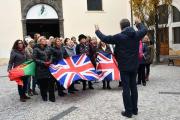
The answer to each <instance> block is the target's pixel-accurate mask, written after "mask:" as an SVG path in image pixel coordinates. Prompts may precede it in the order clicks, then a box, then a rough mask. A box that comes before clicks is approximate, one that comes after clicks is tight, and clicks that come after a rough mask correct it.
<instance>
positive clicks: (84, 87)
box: [82, 80, 86, 90]
mask: <svg viewBox="0 0 180 120" xmlns="http://www.w3.org/2000/svg"><path fill="white" fill-rule="evenodd" d="M82 83H83V90H86V81H85V80H82Z"/></svg>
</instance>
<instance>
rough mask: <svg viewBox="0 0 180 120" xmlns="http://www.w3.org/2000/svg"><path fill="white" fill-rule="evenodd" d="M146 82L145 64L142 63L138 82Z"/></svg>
mask: <svg viewBox="0 0 180 120" xmlns="http://www.w3.org/2000/svg"><path fill="white" fill-rule="evenodd" d="M141 82H142V83H146V80H145V64H140V65H139V68H138V84H141Z"/></svg>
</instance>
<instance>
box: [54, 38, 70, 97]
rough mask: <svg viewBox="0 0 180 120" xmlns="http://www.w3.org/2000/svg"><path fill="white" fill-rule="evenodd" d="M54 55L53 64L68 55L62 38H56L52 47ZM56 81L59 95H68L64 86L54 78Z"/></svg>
mask: <svg viewBox="0 0 180 120" xmlns="http://www.w3.org/2000/svg"><path fill="white" fill-rule="evenodd" d="M51 51H52V56H53V64H57V63H58V62H59V60H61V59H63V58H65V57H68V55H67V52H66V51H65V49H64V48H63V46H62V40H61V39H60V38H55V41H54V46H53V47H52V48H51ZM53 79H54V80H55V81H56V85H57V89H58V95H59V96H61V97H63V96H65V95H66V93H64V92H63V90H64V87H63V86H62V85H60V83H59V82H58V81H57V80H56V79H55V78H53Z"/></svg>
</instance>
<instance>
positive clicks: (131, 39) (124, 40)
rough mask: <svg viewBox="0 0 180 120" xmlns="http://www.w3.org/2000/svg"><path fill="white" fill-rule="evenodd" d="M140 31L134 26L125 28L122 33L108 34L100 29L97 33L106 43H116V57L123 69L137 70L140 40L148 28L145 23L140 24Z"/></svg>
mask: <svg viewBox="0 0 180 120" xmlns="http://www.w3.org/2000/svg"><path fill="white" fill-rule="evenodd" d="M138 29H139V30H138V31H135V30H134V29H133V28H132V27H127V28H125V29H124V30H123V31H122V32H121V33H119V34H116V35H113V36H106V35H104V34H102V33H101V32H100V31H99V30H97V31H96V35H97V36H98V37H99V39H100V40H102V41H103V42H105V43H108V44H115V51H114V54H115V57H116V59H117V62H118V66H119V68H120V70H121V71H137V69H138V65H139V63H138V53H139V40H141V39H142V38H143V37H144V36H145V35H146V33H147V29H146V28H145V26H144V25H143V24H138Z"/></svg>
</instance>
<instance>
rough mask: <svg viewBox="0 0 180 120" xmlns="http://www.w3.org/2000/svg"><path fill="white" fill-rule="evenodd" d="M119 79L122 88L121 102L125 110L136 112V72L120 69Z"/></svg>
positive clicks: (129, 112)
mask: <svg viewBox="0 0 180 120" xmlns="http://www.w3.org/2000/svg"><path fill="white" fill-rule="evenodd" d="M120 73H121V81H122V88H123V93H122V96H123V102H124V108H125V112H127V113H128V114H132V113H133V112H138V108H137V102H138V91H137V84H136V76H137V72H136V71H132V72H125V71H121V72H120Z"/></svg>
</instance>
